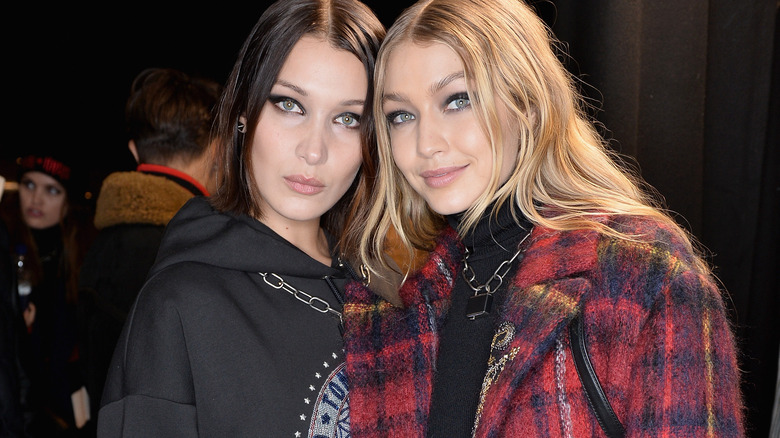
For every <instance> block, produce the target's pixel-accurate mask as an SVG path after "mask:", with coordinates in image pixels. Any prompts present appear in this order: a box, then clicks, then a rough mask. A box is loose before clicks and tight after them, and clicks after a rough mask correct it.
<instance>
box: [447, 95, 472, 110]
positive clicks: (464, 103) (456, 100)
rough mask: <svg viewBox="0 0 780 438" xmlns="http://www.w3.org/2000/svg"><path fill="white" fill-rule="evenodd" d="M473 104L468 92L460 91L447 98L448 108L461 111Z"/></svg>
mask: <svg viewBox="0 0 780 438" xmlns="http://www.w3.org/2000/svg"><path fill="white" fill-rule="evenodd" d="M470 106H471V99H469V95H468V94H467V93H458V94H456V95H454V96H451V97H450V98H449V99H448V100H447V109H448V110H455V111H460V110H462V109H465V108H468V107H470Z"/></svg>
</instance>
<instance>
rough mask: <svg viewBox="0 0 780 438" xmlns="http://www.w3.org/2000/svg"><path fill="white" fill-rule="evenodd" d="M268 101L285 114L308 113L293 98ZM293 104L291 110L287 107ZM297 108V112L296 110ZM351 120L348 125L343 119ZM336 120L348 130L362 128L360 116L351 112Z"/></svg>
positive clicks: (272, 97)
mask: <svg viewBox="0 0 780 438" xmlns="http://www.w3.org/2000/svg"><path fill="white" fill-rule="evenodd" d="M268 100H269V101H270V102H271V103H272V104H273V105H274V106H275V107H276V108H278V109H279V110H280V111H282V112H285V113H295V114H306V111H304V109H303V106H301V104H300V103H299V102H298V101H297V100H295V99H293V98H291V97H284V96H269V97H268ZM288 104H291V105H292V107H290V108H289V109H288V108H286V107H285V105H288ZM296 108H297V110H296ZM347 118H348V119H351V120H352V122H351V123H347V122H346V121H345V120H343V119H347ZM335 120H341V122H337V123H339V124H341V125H344V127H345V128H347V129H357V128H358V127H359V126H360V115H359V114H355V113H350V112H345V113H342V114H339V115H338V116H336V119H335Z"/></svg>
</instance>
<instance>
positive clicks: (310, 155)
mask: <svg viewBox="0 0 780 438" xmlns="http://www.w3.org/2000/svg"><path fill="white" fill-rule="evenodd" d="M295 153H296V155H297V156H298V157H299V158H301V159H303V160H304V161H306V163H307V164H309V165H312V166H313V165H316V164H321V163H324V162H325V161H326V160H327V159H328V134H327V132H326V130H325V129H323V128H320V127H314V126H311V127H310V128H309V129H305V135H303V136H302V138H301V139H300V141H299V142H298V146H296V148H295Z"/></svg>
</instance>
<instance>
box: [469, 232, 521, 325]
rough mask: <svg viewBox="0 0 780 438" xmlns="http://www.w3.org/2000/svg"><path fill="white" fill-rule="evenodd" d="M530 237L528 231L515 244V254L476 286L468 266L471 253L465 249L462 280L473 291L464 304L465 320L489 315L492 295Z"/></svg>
mask: <svg viewBox="0 0 780 438" xmlns="http://www.w3.org/2000/svg"><path fill="white" fill-rule="evenodd" d="M530 235H531V232H530V231H529V232H528V234H526V235H525V237H523V240H521V241H520V243H518V244H517V246H518V247H519V248H518V250H517V252H516V253H515V254H514V255H513V256H512V257H511V258H509V259H507V260H504V261H503V262H501V264H500V265H498V268H496V271H495V272H493V275H492V276H491V277H490V278H489V279H488V281H486V282H485V283H483V284H477V283H476V281H475V280H476V274H475V273H474V269H473V268H472V267H471V266H470V265H469V255H471V252H470V251H469V249H468V248H466V253H465V254H464V255H463V279H464V280H466V284H467V285H468V286H469V287H470V288H471V290H473V291H474V295H472V296H470V297H469V300H468V302H467V303H466V317H467V318H469V319H470V320H472V321H473V320H475V319H477V317H480V316H485V315H488V314H489V313H490V311H491V310H492V308H493V293H494V292H495V291H497V290H498V288H499V287H501V285H502V284H503V283H504V277H505V276H506V274H507V272H509V268H510V267H511V266H512V263H513V262H514V261H515V259H517V257H518V256H519V255H520V254H521V253H522V252H523V249H524V248H523V242H525V240H526V239H528V236H530ZM482 291H484V292H482Z"/></svg>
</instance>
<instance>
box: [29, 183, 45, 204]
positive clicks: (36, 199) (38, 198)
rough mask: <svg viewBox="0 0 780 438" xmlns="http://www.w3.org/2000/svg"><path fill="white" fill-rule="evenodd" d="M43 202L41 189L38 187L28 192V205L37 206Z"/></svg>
mask: <svg viewBox="0 0 780 438" xmlns="http://www.w3.org/2000/svg"><path fill="white" fill-rule="evenodd" d="M42 201H43V189H42V188H40V187H35V189H33V190H32V191H31V192H30V203H31V204H34V205H38V204H40V203H41V202H42Z"/></svg>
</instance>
